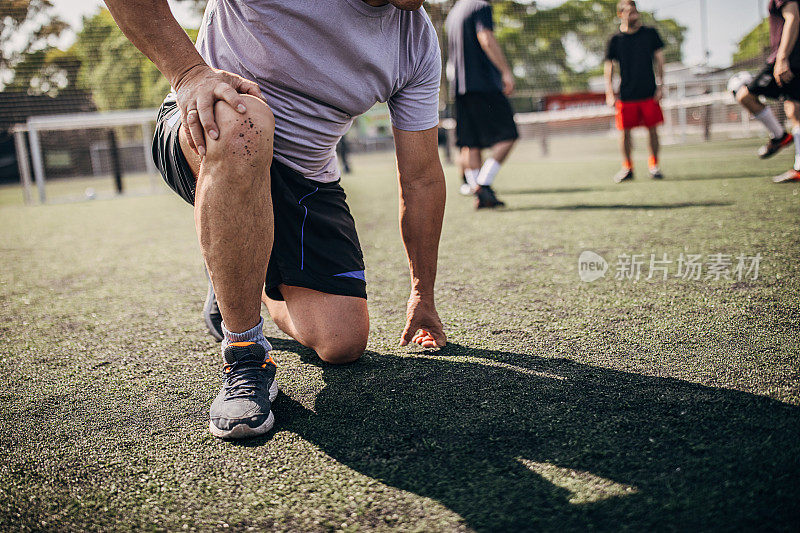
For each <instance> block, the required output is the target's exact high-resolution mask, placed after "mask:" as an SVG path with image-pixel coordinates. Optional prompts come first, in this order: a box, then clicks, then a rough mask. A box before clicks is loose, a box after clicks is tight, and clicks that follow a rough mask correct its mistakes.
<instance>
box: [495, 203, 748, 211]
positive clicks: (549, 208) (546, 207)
mask: <svg viewBox="0 0 800 533" xmlns="http://www.w3.org/2000/svg"><path fill="white" fill-rule="evenodd" d="M731 205H734V204H733V202H677V203H672V204H575V205H555V206H550V205H529V206H524V207H505V208H502V209H501V210H500V211H580V210H590V209H598V210H599V209H623V210H624V209H684V208H687V207H728V206H731Z"/></svg>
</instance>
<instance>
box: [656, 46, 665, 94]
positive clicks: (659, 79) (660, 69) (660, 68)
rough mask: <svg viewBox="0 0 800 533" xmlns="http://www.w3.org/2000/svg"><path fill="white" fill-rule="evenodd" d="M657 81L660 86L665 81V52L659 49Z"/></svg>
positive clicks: (657, 54)
mask: <svg viewBox="0 0 800 533" xmlns="http://www.w3.org/2000/svg"><path fill="white" fill-rule="evenodd" d="M655 75H656V83H657V84H658V85H659V86H660V85H662V84H663V83H664V53H663V52H661V51H659V52H657V53H656V68H655Z"/></svg>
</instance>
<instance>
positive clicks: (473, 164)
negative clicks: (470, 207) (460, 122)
mask: <svg viewBox="0 0 800 533" xmlns="http://www.w3.org/2000/svg"><path fill="white" fill-rule="evenodd" d="M461 161H462V165H463V167H464V173H463V179H464V183H465V184H466V187H464V186H463V185H462V187H461V191H460V192H461V194H463V195H465V196H466V195H471V194H472V193H474V192H475V190H476V189H477V188H478V174H479V173H480V171H481V161H482V156H481V149H480V148H473V147H468V146H464V147H462V148H461Z"/></svg>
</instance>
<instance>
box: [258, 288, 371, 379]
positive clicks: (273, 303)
mask: <svg viewBox="0 0 800 533" xmlns="http://www.w3.org/2000/svg"><path fill="white" fill-rule="evenodd" d="M279 288H280V292H281V295H282V296H283V298H284V300H283V301H280V300H272V299H270V298H269V297H268V296H267V295H266V294H263V295H262V299H263V301H264V304H265V305H266V306H267V309H268V310H269V314H270V316H271V317H272V320H273V321H274V322H275V324H276V325H277V326H278V327H279V328H280V329H281V330H282V331H283V332H284V333H286V334H287V335H289V336H290V337H292V338H293V339H294V340H296V341H297V342H299V343H300V344H302V345H303V346H307V347H308V348H311V349H312V350H314V351H315V352H316V353H317V355H318V356H319V358H320V359H322V360H323V361H325V362H326V363H331V364H343V363H351V362H353V361H355V360H357V359H358V358H359V357H361V355H362V354H363V353H364V349H365V348H366V346H367V338H368V336H369V313H368V312H367V301H366V300H365V299H364V298H358V297H354V296H341V295H338V294H327V293H324V292H320V291H315V290H312V289H308V288H305V287H292V286H288V285H280V286H279Z"/></svg>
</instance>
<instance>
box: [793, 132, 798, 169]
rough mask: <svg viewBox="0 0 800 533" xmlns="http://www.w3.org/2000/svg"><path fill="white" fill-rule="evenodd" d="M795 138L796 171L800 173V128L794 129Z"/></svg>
mask: <svg viewBox="0 0 800 533" xmlns="http://www.w3.org/2000/svg"><path fill="white" fill-rule="evenodd" d="M792 135H793V136H794V169H795V170H797V171H800V126H795V127H794V128H792Z"/></svg>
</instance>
